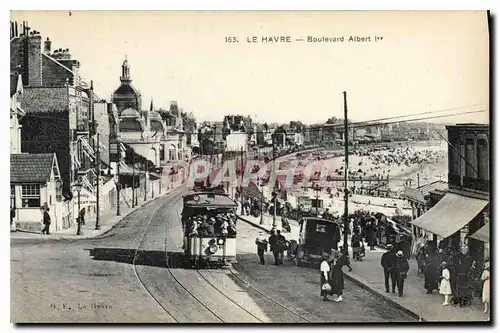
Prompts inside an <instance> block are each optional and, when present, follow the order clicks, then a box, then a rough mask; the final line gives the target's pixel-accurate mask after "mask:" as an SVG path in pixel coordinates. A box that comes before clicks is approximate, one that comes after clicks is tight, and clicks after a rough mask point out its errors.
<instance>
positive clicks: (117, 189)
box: [116, 142, 122, 216]
mask: <svg viewBox="0 0 500 333" xmlns="http://www.w3.org/2000/svg"><path fill="white" fill-rule="evenodd" d="M117 146H118V159H117V161H118V162H116V173H117V176H116V178H117V179H118V183H117V184H116V215H117V216H120V189H121V183H120V163H121V161H122V153H121V144H120V142H118V144H117Z"/></svg>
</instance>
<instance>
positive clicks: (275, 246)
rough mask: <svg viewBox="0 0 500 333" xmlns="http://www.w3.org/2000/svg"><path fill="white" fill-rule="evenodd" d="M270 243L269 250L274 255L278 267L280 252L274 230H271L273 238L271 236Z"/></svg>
mask: <svg viewBox="0 0 500 333" xmlns="http://www.w3.org/2000/svg"><path fill="white" fill-rule="evenodd" d="M268 243H269V250H270V251H271V252H272V253H273V256H274V264H275V265H276V266H278V265H279V264H280V259H279V251H278V237H277V235H276V231H275V230H274V229H273V230H271V236H269V240H268Z"/></svg>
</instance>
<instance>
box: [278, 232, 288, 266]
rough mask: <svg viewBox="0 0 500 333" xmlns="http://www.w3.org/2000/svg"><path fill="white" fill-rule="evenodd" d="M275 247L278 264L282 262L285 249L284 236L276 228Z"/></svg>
mask: <svg viewBox="0 0 500 333" xmlns="http://www.w3.org/2000/svg"><path fill="white" fill-rule="evenodd" d="M276 247H277V249H278V258H279V263H280V265H282V264H283V256H284V252H285V250H286V238H285V236H283V235H282V234H281V230H276Z"/></svg>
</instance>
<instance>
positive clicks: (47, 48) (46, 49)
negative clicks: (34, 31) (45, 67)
mask: <svg viewBox="0 0 500 333" xmlns="http://www.w3.org/2000/svg"><path fill="white" fill-rule="evenodd" d="M51 45H52V42H51V41H50V39H49V37H47V40H46V41H45V42H44V43H43V52H45V53H47V54H50V46H51Z"/></svg>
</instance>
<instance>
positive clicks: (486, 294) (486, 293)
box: [481, 262, 490, 313]
mask: <svg viewBox="0 0 500 333" xmlns="http://www.w3.org/2000/svg"><path fill="white" fill-rule="evenodd" d="M481 281H484V282H483V295H482V296H483V304H484V313H488V310H489V305H490V263H489V262H486V263H485V264H484V271H483V275H481Z"/></svg>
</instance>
